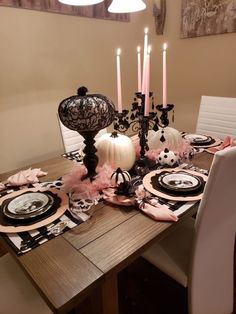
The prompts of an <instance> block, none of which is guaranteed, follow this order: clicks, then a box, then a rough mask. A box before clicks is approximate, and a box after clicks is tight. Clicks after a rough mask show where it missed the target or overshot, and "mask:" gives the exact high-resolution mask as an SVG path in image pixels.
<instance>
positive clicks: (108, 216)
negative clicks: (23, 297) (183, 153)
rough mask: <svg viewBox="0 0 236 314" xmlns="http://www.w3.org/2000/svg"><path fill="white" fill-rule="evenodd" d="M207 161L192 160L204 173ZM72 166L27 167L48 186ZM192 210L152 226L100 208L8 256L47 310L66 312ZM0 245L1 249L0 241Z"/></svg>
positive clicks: (130, 211) (63, 162) (204, 156)
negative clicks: (42, 173) (32, 246)
mask: <svg viewBox="0 0 236 314" xmlns="http://www.w3.org/2000/svg"><path fill="white" fill-rule="evenodd" d="M212 157H213V156H212V155H210V154H208V153H201V154H199V155H196V157H195V158H194V164H195V165H196V166H199V167H201V168H204V169H209V167H210V164H211V162H212ZM72 166H73V162H72V161H69V160H67V159H65V158H63V157H58V158H53V159H51V160H48V161H45V162H42V163H37V164H35V165H32V168H34V167H40V168H41V169H42V170H43V171H47V172H48V175H47V176H45V177H42V178H41V179H42V181H50V180H55V179H57V178H59V177H61V176H62V175H63V174H66V173H67V172H68V171H69V170H70V169H71V167H72ZM10 174H12V172H9V173H6V174H3V175H1V176H0V179H1V180H5V179H6V178H7V177H8V176H9V175H10ZM196 210H197V206H193V208H191V209H190V210H189V211H187V213H186V214H184V215H183V216H182V217H181V218H180V219H179V221H178V222H177V223H176V222H175V223H172V222H158V221H154V220H152V219H151V218H149V217H147V216H145V215H144V214H142V213H141V212H139V211H138V210H137V209H136V208H134V207H132V206H131V207H122V206H111V205H108V204H106V203H104V204H102V205H100V206H98V208H97V209H96V210H95V212H94V214H93V216H92V217H91V219H89V220H88V221H86V222H84V223H82V224H80V225H79V226H77V227H75V228H73V229H71V230H70V231H67V232H66V233H64V234H62V235H60V236H58V237H56V238H55V239H52V240H50V241H48V242H47V243H44V244H43V245H40V246H39V247H37V248H35V249H33V250H32V251H30V252H28V253H26V254H23V255H21V256H16V255H14V256H15V258H16V260H17V261H18V263H19V264H20V266H21V267H22V268H23V270H24V271H25V273H26V274H27V275H28V277H29V278H30V279H31V280H32V282H33V283H34V285H35V286H36V288H37V289H38V290H39V291H40V293H41V295H42V296H43V297H44V299H45V300H46V302H47V303H48V305H49V306H50V307H51V308H52V310H53V311H54V312H55V313H66V312H68V311H69V310H71V309H72V308H73V307H75V306H76V305H77V304H78V303H79V302H80V301H81V300H83V298H84V297H86V296H87V295H89V294H90V293H91V292H92V291H93V290H94V289H97V288H98V287H99V286H100V287H101V286H102V285H104V283H105V282H106V280H107V278H109V277H112V276H116V275H117V273H118V272H119V271H120V270H122V269H123V268H124V267H126V266H127V265H129V264H130V263H131V262H132V261H134V260H135V259H136V258H137V257H138V256H139V255H140V254H142V252H143V251H144V250H145V249H146V248H147V247H148V246H150V245H151V244H152V243H153V242H154V241H155V240H156V239H158V238H161V237H163V236H164V235H165V234H166V233H168V232H170V231H171V230H172V229H173V228H175V227H176V226H177V225H178V224H179V223H181V222H183V221H184V220H185V219H187V217H189V216H191V215H193V214H194V213H195V212H196ZM1 241H2V243H4V244H6V243H5V241H4V240H3V238H2V239H1ZM12 253H13V252H12ZM13 254H14V253H13ZM104 313H105V312H104ZM107 313H109V311H107ZM110 313H111V314H112V312H110ZM113 313H115V312H113ZM116 313H117V312H116Z"/></svg>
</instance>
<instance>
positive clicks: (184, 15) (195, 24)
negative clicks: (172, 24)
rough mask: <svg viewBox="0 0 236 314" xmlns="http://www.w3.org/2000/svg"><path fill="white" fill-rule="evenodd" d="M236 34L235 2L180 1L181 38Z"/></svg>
mask: <svg viewBox="0 0 236 314" xmlns="http://www.w3.org/2000/svg"><path fill="white" fill-rule="evenodd" d="M231 32H236V0H182V9H181V38H189V37H196V36H207V35H216V34H223V33H231Z"/></svg>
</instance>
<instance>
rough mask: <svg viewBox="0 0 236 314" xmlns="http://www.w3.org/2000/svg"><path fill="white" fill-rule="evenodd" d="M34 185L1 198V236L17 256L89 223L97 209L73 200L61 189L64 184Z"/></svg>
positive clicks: (90, 202)
mask: <svg viewBox="0 0 236 314" xmlns="http://www.w3.org/2000/svg"><path fill="white" fill-rule="evenodd" d="M33 185H34V187H27V186H24V187H23V188H22V189H18V190H11V192H10V193H5V194H4V196H2V197H1V198H0V232H1V233H2V237H4V239H5V240H6V241H7V242H8V243H9V245H10V246H11V247H12V248H13V250H14V251H15V252H16V253H17V254H18V255H19V254H23V253H27V252H29V251H31V250H32V249H34V248H36V247H38V246H39V245H41V244H43V243H45V242H47V241H48V240H51V239H53V238H55V237H56V236H58V235H60V234H62V233H64V232H66V231H68V230H70V229H72V228H74V227H76V226H78V225H79V224H80V223H82V222H84V221H86V220H87V219H89V217H90V214H91V212H90V209H91V208H92V207H93V205H95V202H94V201H91V200H88V202H86V200H84V199H83V200H82V199H79V196H78V195H77V198H76V199H73V198H72V196H71V195H69V194H67V193H66V192H65V191H63V190H62V189H61V187H62V182H61V180H56V181H52V182H43V183H35V184H33ZM33 185H31V186H33ZM18 188H19V187H18Z"/></svg>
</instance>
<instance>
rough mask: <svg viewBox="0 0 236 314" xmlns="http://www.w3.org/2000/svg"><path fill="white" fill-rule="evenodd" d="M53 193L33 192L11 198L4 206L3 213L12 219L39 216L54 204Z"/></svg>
mask: <svg viewBox="0 0 236 314" xmlns="http://www.w3.org/2000/svg"><path fill="white" fill-rule="evenodd" d="M53 202H54V199H53V197H52V196H51V195H49V194H46V193H41V192H31V193H25V194H22V195H19V196H17V197H15V198H13V199H10V200H9V201H8V202H6V203H5V204H4V206H3V214H4V215H5V216H6V217H7V218H11V219H19V220H24V219H31V218H37V217H38V216H41V215H42V214H44V213H46V212H47V211H48V210H49V209H50V208H51V207H52V205H53Z"/></svg>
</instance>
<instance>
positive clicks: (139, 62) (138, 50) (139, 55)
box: [137, 46, 142, 93]
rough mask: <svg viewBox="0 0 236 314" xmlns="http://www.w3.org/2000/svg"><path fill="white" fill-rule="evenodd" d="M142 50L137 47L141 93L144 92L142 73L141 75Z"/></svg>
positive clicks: (139, 89)
mask: <svg viewBox="0 0 236 314" xmlns="http://www.w3.org/2000/svg"><path fill="white" fill-rule="evenodd" d="M140 51H141V48H140V47H139V46H138V47H137V53H138V92H139V93H141V90H142V73H141V53H140Z"/></svg>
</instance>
